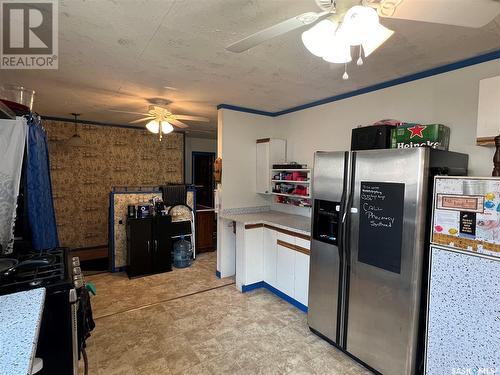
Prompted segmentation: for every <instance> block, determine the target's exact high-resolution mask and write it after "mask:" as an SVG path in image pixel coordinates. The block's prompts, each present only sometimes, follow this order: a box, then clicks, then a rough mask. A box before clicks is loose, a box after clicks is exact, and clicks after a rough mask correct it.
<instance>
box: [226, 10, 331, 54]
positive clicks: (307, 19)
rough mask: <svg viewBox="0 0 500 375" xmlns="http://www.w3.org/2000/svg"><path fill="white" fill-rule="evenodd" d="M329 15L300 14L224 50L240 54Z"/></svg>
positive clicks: (321, 13)
mask: <svg viewBox="0 0 500 375" xmlns="http://www.w3.org/2000/svg"><path fill="white" fill-rule="evenodd" d="M329 14H331V13H330V12H320V13H315V12H307V13H302V14H300V15H298V16H295V17H293V18H290V19H288V20H286V21H283V22H280V23H278V24H276V25H274V26H271V27H268V28H267V29H264V30H261V31H258V32H256V33H255V34H252V35H249V36H247V37H246V38H244V39H241V40H239V41H237V42H236V43H233V44H231V45H229V46H227V47H226V50H228V51H231V52H236V53H240V52H243V51H246V50H248V49H250V48H252V47H255V46H257V45H259V44H261V43H263V42H265V41H267V40H269V39H272V38H275V37H277V36H279V35H283V34H285V33H287V32H289V31H292V30H295V29H298V28H300V27H303V26H306V25H310V24H312V23H314V22H316V21H318V20H320V19H321V18H323V17H325V16H327V15H329Z"/></svg>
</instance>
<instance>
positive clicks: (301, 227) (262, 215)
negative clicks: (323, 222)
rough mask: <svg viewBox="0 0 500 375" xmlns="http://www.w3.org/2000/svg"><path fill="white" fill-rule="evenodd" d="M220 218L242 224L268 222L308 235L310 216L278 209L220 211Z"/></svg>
mask: <svg viewBox="0 0 500 375" xmlns="http://www.w3.org/2000/svg"><path fill="white" fill-rule="evenodd" d="M219 217H221V218H222V219H225V220H232V221H236V222H239V223H244V224H260V223H262V224H268V225H273V226H276V227H279V228H283V229H291V230H294V231H296V232H299V233H302V234H306V235H310V234H311V218H309V217H307V216H300V215H292V214H286V213H283V212H279V211H264V212H254V213H241V214H240V213H238V214H233V213H224V212H223V213H221V214H220V215H219Z"/></svg>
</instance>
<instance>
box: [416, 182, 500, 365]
mask: <svg viewBox="0 0 500 375" xmlns="http://www.w3.org/2000/svg"><path fill="white" fill-rule="evenodd" d="M429 263H430V265H429V285H428V288H429V293H428V303H427V325H426V345H425V373H426V374H427V375H447V374H450V375H453V374H467V375H469V374H470V375H479V374H483V375H498V374H500V178H491V177H488V178H477V177H436V178H435V181H434V199H433V217H432V232H431V246H430V258H429Z"/></svg>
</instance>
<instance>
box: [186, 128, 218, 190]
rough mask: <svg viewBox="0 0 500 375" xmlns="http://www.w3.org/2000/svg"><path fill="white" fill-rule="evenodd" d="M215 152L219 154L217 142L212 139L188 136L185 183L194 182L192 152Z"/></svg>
mask: <svg viewBox="0 0 500 375" xmlns="http://www.w3.org/2000/svg"><path fill="white" fill-rule="evenodd" d="M193 151H199V152H213V153H215V154H217V140H216V139H210V138H194V137H188V136H186V147H185V154H184V155H185V156H184V157H185V160H186V163H185V165H186V168H185V170H184V176H185V181H186V182H185V183H186V184H191V183H192V182H193V176H192V167H193V160H192V152H193Z"/></svg>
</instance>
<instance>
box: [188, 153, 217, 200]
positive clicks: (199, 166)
mask: <svg viewBox="0 0 500 375" xmlns="http://www.w3.org/2000/svg"><path fill="white" fill-rule="evenodd" d="M192 158H193V159H192V163H193V164H192V168H193V184H194V185H195V186H196V204H197V205H200V206H204V208H213V207H214V194H213V191H214V187H215V183H214V176H213V168H214V161H215V153H213V152H197V151H196V152H193V155H192Z"/></svg>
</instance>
